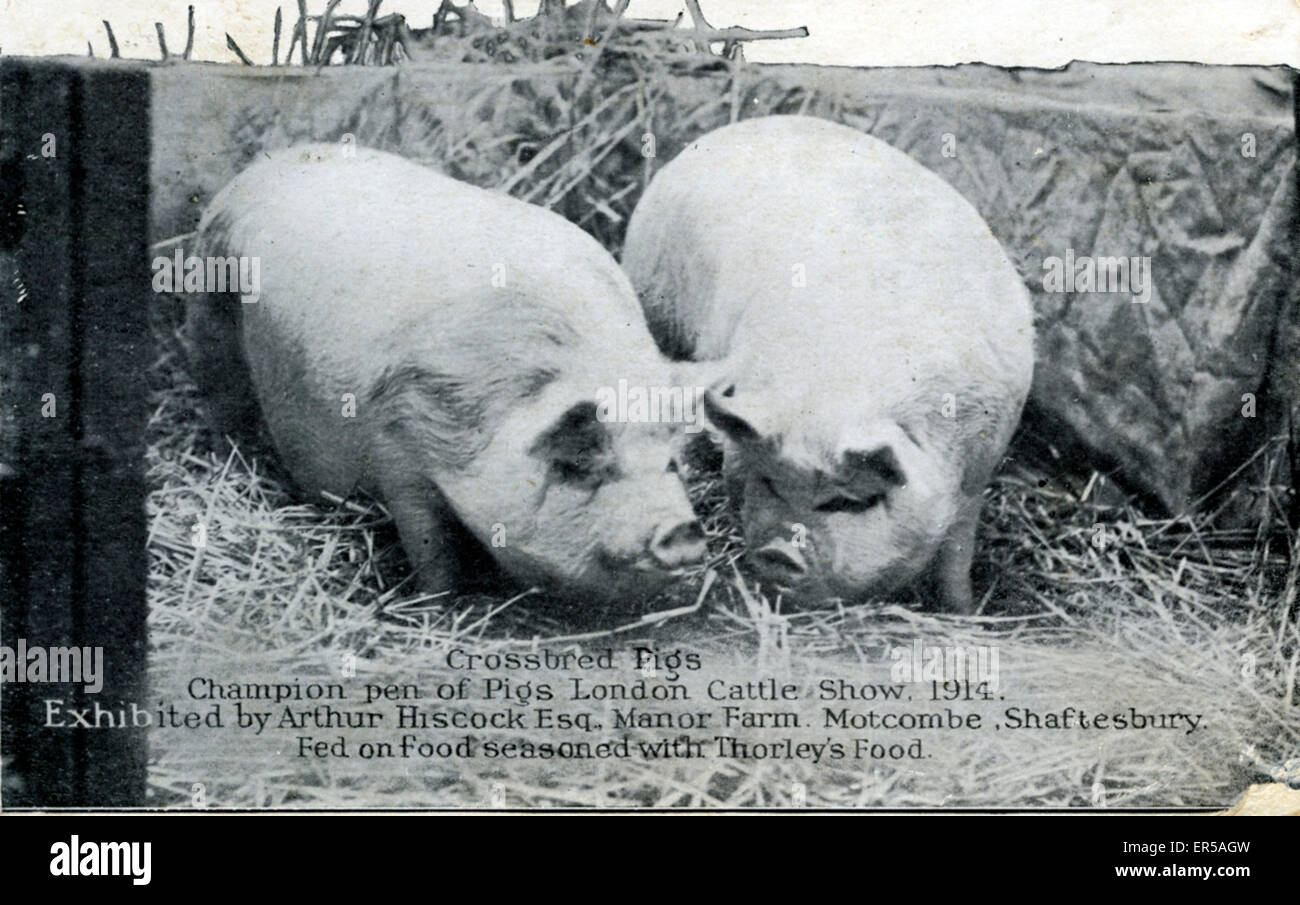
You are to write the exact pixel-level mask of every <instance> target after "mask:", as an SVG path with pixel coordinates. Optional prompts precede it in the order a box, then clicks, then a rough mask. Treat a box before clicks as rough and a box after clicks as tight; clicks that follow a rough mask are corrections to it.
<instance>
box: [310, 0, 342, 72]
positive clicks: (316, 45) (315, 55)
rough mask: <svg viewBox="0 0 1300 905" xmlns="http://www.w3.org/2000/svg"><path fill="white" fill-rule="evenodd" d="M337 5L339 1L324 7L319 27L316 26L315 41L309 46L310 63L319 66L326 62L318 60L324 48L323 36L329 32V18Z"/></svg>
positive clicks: (331, 1) (332, 1) (333, 1)
mask: <svg viewBox="0 0 1300 905" xmlns="http://www.w3.org/2000/svg"><path fill="white" fill-rule="evenodd" d="M338 5H339V0H330V2H329V5H328V6H326V7H325V14H324V15H323V16H321V17H320V25H318V26H316V40H315V41H313V42H312V45H311V61H312V62H313V63H316V64H318V65H321V66H323V65H325V63H326V62H328V61H327V60H322V59H321V58H320V57H321V50H322V48H324V46H325V35H326V34H327V33H328V32H329V30H330V16H331V15H333V13H334V8H335V7H336V6H338Z"/></svg>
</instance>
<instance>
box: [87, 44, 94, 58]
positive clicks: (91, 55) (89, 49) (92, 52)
mask: <svg viewBox="0 0 1300 905" xmlns="http://www.w3.org/2000/svg"><path fill="white" fill-rule="evenodd" d="M94 55H95V48H93V47H91V46H90V42H89V41H87V42H86V56H88V57H93V56H94Z"/></svg>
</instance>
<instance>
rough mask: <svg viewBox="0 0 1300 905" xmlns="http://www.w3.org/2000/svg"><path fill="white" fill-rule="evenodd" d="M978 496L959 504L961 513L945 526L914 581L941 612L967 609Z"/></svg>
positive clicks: (970, 598) (970, 599) (970, 609)
mask: <svg viewBox="0 0 1300 905" xmlns="http://www.w3.org/2000/svg"><path fill="white" fill-rule="evenodd" d="M979 504H980V498H979V497H976V498H975V499H974V500H973V501H971V502H969V503H967V504H966V505H965V506H963V507H962V511H961V514H960V515H959V516H958V518H957V520H956V521H955V522H954V523H953V524H952V526H951V527H950V528H949V529H948V533H947V534H946V535H945V536H944V539H943V542H942V543H941V544H940V545H939V550H938V552H937V553H935V556H934V560H933V561H932V562H931V564H930V567H929V569H928V570H927V571H926V573H925V575H924V576H923V577H922V579H921V581H920V582H919V583H918V588H919V590H920V591H921V593H922V594H924V595H925V599H926V600H927V601H933V602H934V605H935V606H936V607H937V608H938V609H939V610H940V611H942V612H948V613H971V612H973V611H974V608H975V603H974V597H973V595H972V593H971V584H970V569H971V559H972V557H973V556H974V554H975V531H976V529H977V528H978V527H979V511H980V507H979Z"/></svg>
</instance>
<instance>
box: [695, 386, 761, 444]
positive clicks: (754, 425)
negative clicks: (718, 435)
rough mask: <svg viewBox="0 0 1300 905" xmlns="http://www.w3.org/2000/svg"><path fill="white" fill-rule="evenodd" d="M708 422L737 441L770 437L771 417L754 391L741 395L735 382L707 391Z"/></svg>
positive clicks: (705, 407) (705, 401)
mask: <svg viewBox="0 0 1300 905" xmlns="http://www.w3.org/2000/svg"><path fill="white" fill-rule="evenodd" d="M704 414H705V415H707V416H708V419H709V422H710V423H711V424H712V425H713V426H714V427H716V428H717V429H718V430H720V431H722V432H723V433H724V434H726V435H727V437H729V438H730V439H731V440H733V441H735V442H736V443H757V442H759V441H761V440H766V439H769V438H770V436H771V432H772V427H771V423H770V422H771V419H770V417H769V416H768V413H767V412H766V411H764V409H763V407H762V405H761V403H760V400H759V399H757V398H755V396H754V395H753V394H744V395H740V394H737V392H736V387H735V385H734V384H726V383H723V384H719V385H717V386H715V387H714V388H713V389H710V390H708V391H706V392H705V394H704Z"/></svg>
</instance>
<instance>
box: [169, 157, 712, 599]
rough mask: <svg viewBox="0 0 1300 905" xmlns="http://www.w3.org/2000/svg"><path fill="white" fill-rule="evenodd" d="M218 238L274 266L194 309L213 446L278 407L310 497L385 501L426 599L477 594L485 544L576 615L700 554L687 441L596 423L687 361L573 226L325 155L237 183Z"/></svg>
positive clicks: (209, 223)
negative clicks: (566, 601) (680, 455)
mask: <svg viewBox="0 0 1300 905" xmlns="http://www.w3.org/2000/svg"><path fill="white" fill-rule="evenodd" d="M198 244H199V255H200V257H201V258H203V259H205V260H212V259H213V258H217V259H221V258H225V259H227V260H229V259H230V258H232V257H239V256H247V257H248V258H249V259H250V260H255V261H260V266H259V267H258V268H256V272H257V273H259V274H260V285H259V286H258V287H256V289H257V291H256V292H255V293H253V294H252V295H253V297H252V298H250V297H249V295H248V294H245V295H244V296H242V297H241V296H239V295H233V294H231V293H229V292H224V293H223V292H220V291H208V292H205V293H202V294H196V295H194V296H192V297H191V298H190V299H189V305H188V308H189V310H188V313H187V320H188V333H189V345H190V347H191V349H192V353H191V354H192V356H193V361H192V367H193V370H194V371H195V376H196V378H197V382H198V383H199V384H200V388H201V390H202V392H203V394H204V395H205V396H206V398H207V399H208V403H207V406H208V409H209V412H208V414H209V416H210V418H211V421H212V425H213V428H214V431H215V432H216V433H217V435H218V437H221V436H223V435H231V436H239V435H240V434H241V433H246V431H247V427H248V422H249V420H250V419H252V418H256V417H258V413H259V412H260V417H261V418H262V419H263V420H264V423H265V426H266V428H267V431H268V433H269V436H270V439H271V441H272V443H273V445H274V447H275V449H276V451H277V452H278V454H279V457H280V459H281V460H282V462H283V464H284V466H285V468H286V469H287V471H288V472H289V474H290V475H291V477H292V479H293V481H294V483H296V484H297V485H298V487H299V488H300V489H301V490H302V491H303V493H304V494H306V495H307V496H308V498H319V496H318V495H319V494H320V493H321V492H328V493H331V494H336V495H338V496H346V495H348V494H350V493H352V492H353V491H357V490H360V491H362V492H365V493H368V494H371V495H372V496H374V497H375V498H377V499H379V500H381V501H382V502H383V503H385V504H386V506H387V508H388V510H389V512H390V513H391V515H392V518H393V521H394V522H395V524H396V527H397V530H398V533H399V535H400V538H401V542H402V547H403V549H404V550H405V552H406V555H407V557H408V559H409V560H410V563H411V565H412V567H413V569H414V571H415V574H416V581H417V583H418V585H419V586H420V587H421V588H423V589H425V590H430V591H437V590H443V589H446V588H452V587H457V586H459V585H461V584H462V583H463V582H464V581H465V580H466V579H468V578H472V577H474V576H473V575H471V574H469V572H470V566H471V565H474V564H475V563H476V562H478V563H481V562H482V561H483V553H484V552H487V553H488V554H489V555H490V556H491V557H492V559H493V560H495V562H496V564H497V565H498V566H499V567H500V569H501V570H503V571H504V572H505V573H506V574H507V575H508V576H512V577H513V578H515V579H516V580H518V581H520V582H524V583H538V584H542V585H544V586H547V587H550V588H553V589H555V590H556V591H558V592H560V593H561V594H563V595H566V596H570V597H575V598H578V599H579V600H588V599H591V600H596V601H612V600H616V599H623V598H629V597H632V598H639V597H644V596H646V595H648V594H651V593H653V592H654V591H656V590H658V589H659V588H661V587H662V586H664V585H665V584H666V583H667V582H669V581H670V580H672V579H673V578H674V577H676V576H678V575H680V574H681V573H682V572H683V570H684V569H686V568H687V567H689V566H690V565H691V564H693V563H696V562H698V561H699V560H700V559H701V557H702V556H703V554H704V552H705V543H704V535H703V533H702V531H701V528H700V525H699V523H698V522H697V520H696V517H695V514H694V512H693V511H692V508H691V504H690V502H689V500H688V498H687V495H686V492H685V489H684V488H683V486H682V482H681V479H680V477H679V476H678V475H677V473H676V464H675V458H674V434H675V433H676V432H677V431H678V427H677V426H675V425H673V424H671V423H668V422H666V421H660V422H655V423H630V422H615V421H611V420H609V419H608V418H603V417H602V413H601V411H600V410H599V407H598V395H599V391H600V390H601V388H605V387H610V386H614V385H615V384H616V382H617V381H618V380H619V379H625V380H629V381H632V382H634V383H637V384H638V385H646V386H655V385H672V384H673V381H674V377H673V374H672V373H671V371H672V370H673V367H674V366H673V365H672V364H671V363H670V362H669V361H668V360H667V359H666V358H665V357H664V356H663V355H661V354H660V353H659V352H658V350H657V349H656V348H655V345H654V341H653V340H652V339H651V337H650V334H649V331H648V330H647V328H646V325H645V319H644V316H643V315H642V312H641V308H640V306H639V304H638V303H637V299H636V296H635V294H634V293H633V291H632V288H631V285H630V283H629V282H628V280H627V278H626V276H625V275H624V274H623V272H622V270H620V269H619V267H618V264H617V262H616V261H615V260H614V258H613V257H612V256H611V255H610V254H609V252H607V251H606V250H605V249H604V248H603V247H601V246H600V245H599V244H598V243H597V242H596V241H595V240H594V239H593V238H591V237H590V236H588V235H587V234H586V233H585V232H583V231H582V230H581V229H579V228H578V227H576V226H574V225H572V224H570V223H569V222H568V221H566V220H564V219H563V218H562V217H560V216H558V215H556V214H554V213H551V212H550V211H547V210H544V209H542V208H539V207H536V206H533V205H530V204H526V203H524V202H521V201H518V200H516V199H513V198H510V197H508V196H506V195H502V194H498V193H494V192H490V191H487V190H484V189H481V188H477V187H474V186H470V185H467V184H464V183H461V182H458V181H457V180H455V179H452V178H449V177H447V176H444V175H441V174H439V173H437V172H435V171H434V170H432V169H430V168H427V167H425V166H422V165H419V164H417V163H414V162H411V161H409V160H406V159H405V158H402V157H399V156H396V155H392V154H388V153H383V152H380V151H375V150H370V149H364V148H356V147H355V146H354V147H351V148H347V147H345V146H340V145H327V144H315V145H307V146H300V147H293V148H290V149H288V150H283V151H278V152H275V153H271V154H268V155H265V156H264V157H263V158H262V159H259V160H257V161H256V162H255V163H253V164H252V165H251V166H249V167H248V168H247V169H246V170H244V171H243V172H242V173H240V174H239V175H238V176H236V177H235V179H234V180H233V181H232V182H230V183H229V184H228V185H226V186H225V187H224V188H223V189H222V190H221V191H220V192H218V193H217V194H216V195H215V196H214V197H213V199H212V201H211V203H210V204H209V205H208V207H207V208H206V210H205V212H204V214H203V216H202V219H201V222H200V225H199V230H198ZM250 269H252V268H250ZM205 288H206V289H209V290H211V289H212V288H213V287H211V286H208V287H205ZM218 288H220V287H218ZM226 288H229V287H226ZM244 288H247V287H244Z"/></svg>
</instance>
